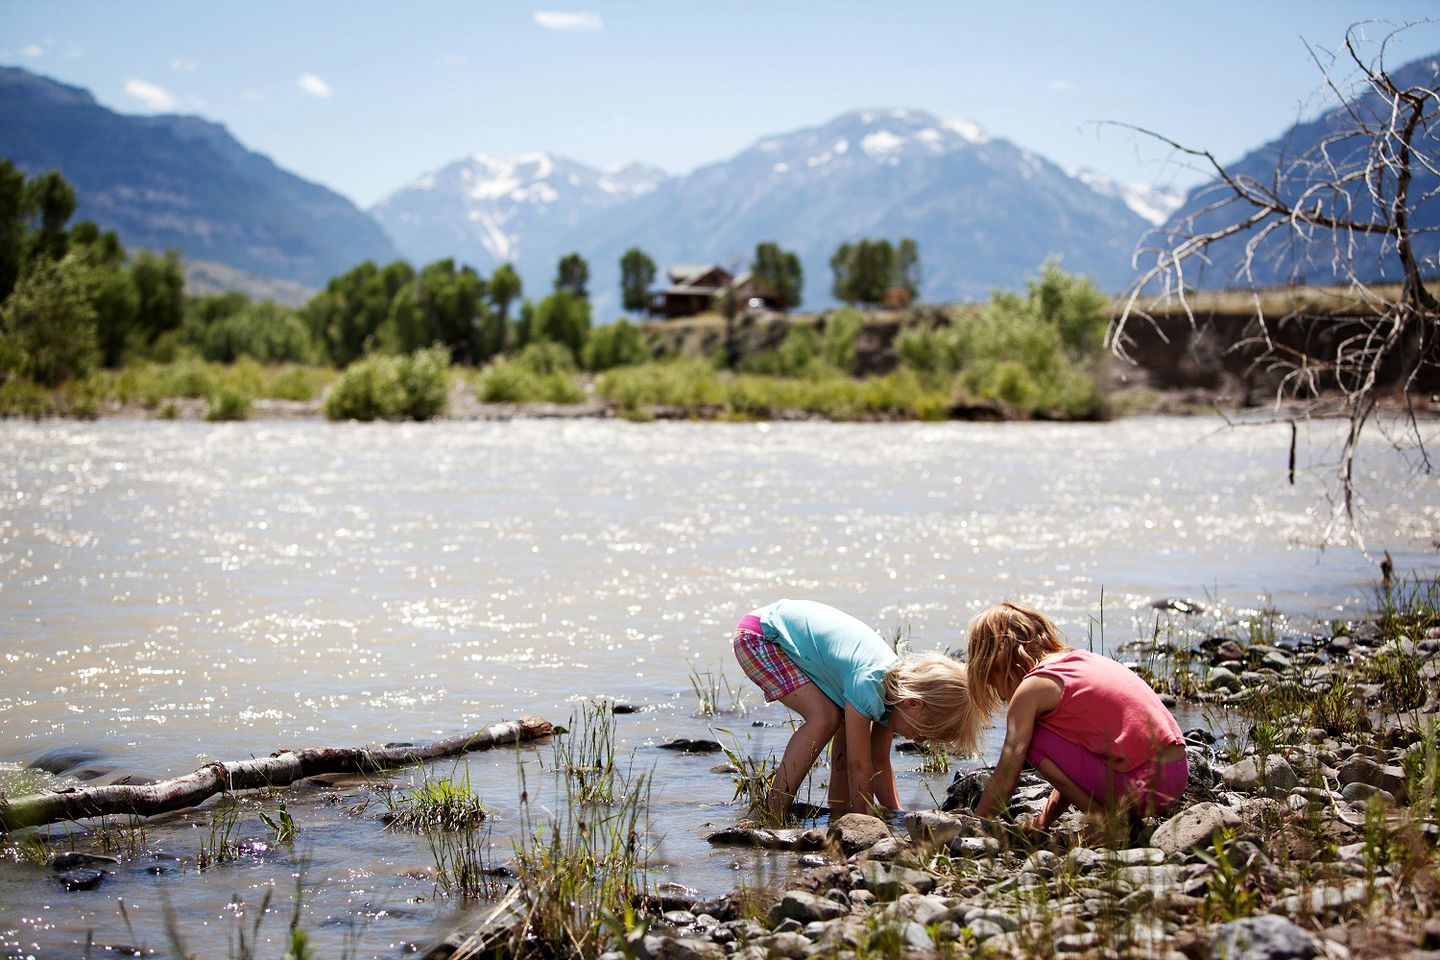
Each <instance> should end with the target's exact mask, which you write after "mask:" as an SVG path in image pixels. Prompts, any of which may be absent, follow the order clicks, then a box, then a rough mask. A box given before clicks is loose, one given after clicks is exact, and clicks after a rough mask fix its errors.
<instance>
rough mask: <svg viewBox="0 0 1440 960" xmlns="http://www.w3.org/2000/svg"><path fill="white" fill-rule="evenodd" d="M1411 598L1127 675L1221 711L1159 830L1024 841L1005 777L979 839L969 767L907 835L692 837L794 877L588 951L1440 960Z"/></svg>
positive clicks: (659, 911)
mask: <svg viewBox="0 0 1440 960" xmlns="http://www.w3.org/2000/svg"><path fill="white" fill-rule="evenodd" d="M1414 599H1415V598H1414V597H1413V596H1412V597H1411V601H1412V602H1411V603H1410V604H1409V606H1408V607H1407V608H1405V609H1400V608H1399V607H1392V608H1390V609H1387V610H1386V611H1384V612H1383V613H1382V615H1381V616H1380V617H1379V618H1377V619H1376V620H1374V621H1370V622H1364V623H1358V624H1350V625H1337V627H1338V629H1336V630H1335V631H1333V632H1332V633H1330V634H1329V635H1325V636H1312V637H1306V638H1301V639H1298V640H1290V641H1283V642H1274V643H1271V642H1264V641H1266V640H1268V639H1270V638H1266V637H1258V638H1240V637H1220V636H1216V637H1210V638H1207V639H1205V640H1203V641H1202V642H1200V643H1198V644H1195V645H1194V646H1193V647H1192V648H1189V649H1185V650H1173V649H1170V650H1166V651H1164V657H1163V658H1157V657H1156V655H1155V652H1154V651H1152V652H1151V656H1150V659H1149V661H1148V662H1147V663H1133V664H1132V666H1133V667H1134V668H1136V669H1137V670H1139V671H1140V672H1142V674H1144V675H1147V676H1149V677H1150V678H1151V681H1152V683H1153V684H1154V685H1155V686H1156V687H1157V689H1160V690H1161V691H1163V692H1164V693H1165V695H1167V696H1169V697H1172V698H1173V697H1181V696H1183V697H1184V698H1186V699H1189V700H1195V701H1200V702H1204V703H1206V704H1208V705H1209V706H1208V707H1207V709H1214V710H1215V711H1217V717H1220V718H1221V719H1220V720H1219V722H1218V723H1217V725H1216V728H1217V729H1218V730H1219V735H1218V736H1217V729H1193V730H1190V731H1187V733H1186V740H1187V752H1188V753H1189V757H1190V761H1191V776H1190V782H1189V784H1188V787H1187V789H1186V792H1185V795H1184V798H1183V799H1182V801H1181V802H1180V803H1179V804H1178V806H1177V807H1176V809H1174V810H1172V811H1170V812H1169V813H1168V814H1167V815H1165V816H1163V817H1159V818H1154V819H1151V820H1147V821H1133V822H1132V821H1130V820H1128V819H1125V820H1115V821H1112V822H1108V823H1107V822H1096V821H1093V820H1092V821H1088V822H1087V821H1086V820H1084V819H1082V818H1081V816H1080V815H1079V814H1077V813H1075V812H1073V811H1072V812H1071V813H1069V814H1067V815H1066V816H1065V817H1064V818H1062V820H1061V821H1060V822H1059V823H1058V824H1057V825H1056V827H1055V828H1054V829H1053V830H1052V831H1050V832H1049V834H1048V835H1044V836H1040V837H1036V836H1033V835H1027V834H1026V833H1025V832H1024V831H1022V830H1020V829H1018V828H1017V827H1015V826H1012V825H1011V824H1012V823H1014V822H1018V821H1019V819H1020V818H1022V817H1026V816H1028V815H1032V814H1034V813H1037V812H1038V811H1039V809H1040V807H1041V806H1042V805H1043V804H1044V802H1045V798H1046V796H1047V794H1048V792H1049V787H1048V785H1046V784H1044V783H1043V782H1041V781H1039V780H1037V779H1034V778H1033V777H1031V778H1030V779H1027V780H1022V783H1021V786H1020V789H1018V790H1017V791H1016V794H1015V797H1014V799H1013V802H1012V803H1011V806H1010V810H1009V814H1010V822H1007V823H1005V824H999V825H997V824H992V823H985V822H982V821H980V820H977V819H976V818H975V817H973V816H971V815H970V813H969V808H970V806H971V805H972V804H973V803H974V802H975V800H976V799H977V798H978V796H979V792H980V790H981V789H983V785H984V782H985V780H986V774H985V773H966V774H960V775H957V776H956V778H955V780H954V782H953V783H952V784H951V787H950V789H949V792H948V794H947V797H946V800H945V802H944V804H943V805H942V808H941V809H938V810H924V811H912V812H910V813H908V814H906V815H905V816H904V818H903V823H887V822H886V821H883V820H880V819H877V818H875V817H869V816H864V815H858V814H850V815H846V816H843V817H840V818H839V819H838V820H836V821H835V822H834V823H831V824H830V825H829V827H828V829H825V830H821V829H818V828H812V829H803V828H794V829H767V828H763V827H759V826H754V825H750V824H747V823H744V822H742V823H741V824H739V825H737V826H736V827H733V828H727V829H723V830H720V831H717V832H715V833H714V834H712V835H711V836H710V837H709V840H710V842H711V843H714V844H743V845H751V846H761V847H766V848H771V849H775V850H781V851H789V852H793V854H794V856H795V863H796V866H797V868H800V872H799V873H798V875H797V876H795V877H794V879H793V880H791V881H789V882H788V883H786V884H784V886H783V889H774V890H757V889H752V888H747V887H742V888H741V889H739V890H736V891H735V892H733V893H731V894H729V895H727V896H723V897H719V898H715V899H692V898H688V897H685V896H683V895H680V894H677V893H675V892H670V893H667V894H666V895H665V896H663V897H651V898H650V899H649V900H646V901H642V907H644V908H647V909H648V912H642V913H641V914H637V915H636V916H635V917H629V918H628V919H627V920H626V922H625V923H624V924H623V926H621V927H617V929H616V931H615V933H614V940H613V949H611V950H610V952H608V953H607V954H605V955H604V956H605V957H606V958H607V960H621V958H624V957H642V958H651V960H660V958H665V960H671V958H677V960H678V958H687V960H705V958H713V960H721V958H727V957H738V958H744V960H761V958H765V957H789V958H805V957H874V956H885V957H928V956H952V957H953V956H1002V957H1006V956H1015V957H1033V956H1077V957H1092V956H1094V957H1158V958H1167V960H1185V958H1188V960H1196V958H1201V957H1214V958H1227V960H1237V958H1268V960H1280V958H1292V957H1293V958H1310V957H1327V958H1332V960H1347V958H1361V957H1392V956H1400V957H1410V958H1414V960H1420V958H1432V957H1435V958H1440V918H1437V917H1436V916H1435V915H1434V913H1435V907H1436V904H1437V901H1440V860H1437V814H1440V718H1437V708H1440V703H1437V690H1440V657H1437V648H1440V623H1437V621H1436V613H1435V605H1434V603H1433V600H1434V597H1428V599H1426V600H1425V601H1424V602H1422V603H1418V604H1417V603H1414V602H1413V601H1414ZM1157 666H1163V670H1159V669H1157ZM525 936H526V931H525V929H524V925H523V924H519V925H515V924H514V923H513V922H507V923H505V924H501V925H500V926H496V927H492V928H490V929H488V930H482V931H481V932H480V933H478V934H474V935H472V936H470V937H468V938H465V939H464V941H463V942H464V944H465V946H464V949H467V950H468V949H474V948H476V947H477V946H478V945H485V946H486V947H487V949H489V950H493V951H497V952H499V953H501V954H513V953H525V952H529V948H531V947H533V948H536V949H543V945H541V944H536V943H533V942H529V943H528V944H527V941H526V940H525ZM459 946H461V941H452V942H449V943H446V944H441V945H439V946H437V947H436V948H434V949H433V950H431V951H430V953H429V956H430V957H432V958H441V957H448V956H451V955H453V954H455V952H456V948H457V947H459ZM467 955H468V954H467Z"/></svg>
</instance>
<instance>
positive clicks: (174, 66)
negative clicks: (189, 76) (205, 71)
mask: <svg viewBox="0 0 1440 960" xmlns="http://www.w3.org/2000/svg"><path fill="white" fill-rule="evenodd" d="M170 69H171V70H176V71H179V72H181V73H193V72H194V71H196V70H199V69H200V64H198V63H196V62H195V61H194V60H186V59H185V58H184V57H176V58H175V59H174V60H171V61H170Z"/></svg>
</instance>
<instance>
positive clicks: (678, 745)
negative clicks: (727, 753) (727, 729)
mask: <svg viewBox="0 0 1440 960" xmlns="http://www.w3.org/2000/svg"><path fill="white" fill-rule="evenodd" d="M659 746H660V749H661V750H674V751H676V752H677V753H719V752H720V751H721V750H722V749H723V748H722V747H721V746H720V744H719V743H717V742H716V741H714V740H688V739H686V738H685V737H679V738H677V739H675V740H671V741H670V742H669V743H662V744H660V745H659Z"/></svg>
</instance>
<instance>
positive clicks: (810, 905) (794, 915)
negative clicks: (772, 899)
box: [770, 890, 850, 926]
mask: <svg viewBox="0 0 1440 960" xmlns="http://www.w3.org/2000/svg"><path fill="white" fill-rule="evenodd" d="M849 912H850V911H849V910H848V908H846V906H845V905H844V904H841V903H836V902H835V901H834V900H831V899H830V898H829V897H819V896H816V895H815V894H813V893H806V892H805V891H804V890H787V891H785V895H784V896H782V897H781V898H780V902H779V903H777V904H775V906H774V907H772V908H771V910H770V923H771V925H772V926H773V925H775V924H778V923H779V922H780V921H782V920H798V921H800V922H801V923H813V922H815V921H816V920H834V919H835V918H836V917H843V916H845V914H847V913H849Z"/></svg>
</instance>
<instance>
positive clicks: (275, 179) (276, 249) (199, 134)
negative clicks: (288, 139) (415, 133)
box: [0, 67, 399, 288]
mask: <svg viewBox="0 0 1440 960" xmlns="http://www.w3.org/2000/svg"><path fill="white" fill-rule="evenodd" d="M0 144H4V153H5V156H7V157H8V158H9V159H10V160H11V161H12V162H13V163H15V165H16V166H17V167H19V168H20V169H21V170H24V171H25V172H26V173H27V174H30V175H34V174H37V173H41V172H44V171H47V170H51V169H55V170H59V171H60V172H61V174H62V175H63V176H64V177H65V179H66V180H68V181H69V182H70V183H71V184H72V185H73V186H74V187H75V191H76V195H77V198H78V200H79V207H78V209H77V211H76V214H75V218H76V219H77V220H81V219H89V220H94V221H95V222H96V223H98V224H99V225H100V226H102V227H103V228H105V229H113V230H116V231H117V232H118V233H119V235H120V238H121V240H122V241H123V242H124V243H125V244H126V246H128V247H133V248H144V249H156V250H163V249H166V248H170V247H174V248H177V249H179V250H180V252H181V254H182V255H183V256H185V257H186V258H190V259H195V260H203V261H213V262H219V263H224V264H226V265H228V266H230V267H233V268H235V269H237V270H241V271H244V272H246V273H251V274H255V275H259V276H265V277H272V278H275V279H279V280H286V281H290V282H292V283H298V284H302V285H304V286H306V287H312V288H313V287H321V286H324V284H325V282H326V281H327V280H328V279H329V278H330V277H332V276H334V275H335V274H338V273H342V272H344V271H345V270H348V269H350V268H351V267H353V266H354V265H355V264H357V263H359V262H361V261H362V260H365V259H377V260H389V259H394V258H396V257H397V256H398V255H399V253H398V251H397V250H396V249H395V246H394V245H393V244H392V243H391V242H390V240H389V238H388V237H387V236H386V235H385V233H384V231H383V230H381V228H380V227H379V226H378V225H377V224H375V222H374V221H373V220H372V219H371V218H370V217H369V216H368V215H367V214H365V213H363V212H362V211H360V210H359V209H358V208H357V207H356V206H355V205H354V204H353V203H351V202H350V201H349V200H347V199H345V198H344V197H342V196H341V195H340V194H338V193H336V192H335V191H333V190H331V189H329V188H328V187H325V186H323V185H321V184H317V183H313V182H311V181H308V180H305V179H303V178H301V177H299V176H296V175H295V174H293V173H290V172H289V171H287V170H285V169H284V168H282V167H280V166H279V165H278V164H276V163H275V162H274V161H273V160H271V159H270V158H269V157H267V156H265V155H263V154H260V153H257V152H255V151H252V150H249V149H248V148H246V147H245V146H244V145H243V144H242V143H240V142H239V141H238V140H236V139H235V138H234V137H233V136H232V135H231V134H230V132H229V131H228V130H227V129H226V128H225V127H224V126H223V125H221V124H218V123H215V122H213V121H210V120H206V119H204V118H203V117H196V116H190V115H184V114H161V115H156V116H132V115H128V114H122V113H118V112H116V111H113V110H110V109H108V108H106V107H104V106H102V105H100V104H99V102H98V101H96V99H95V98H94V96H93V95H91V94H90V93H89V92H88V91H86V90H83V89H81V88H79V87H72V86H69V85H66V84H62V83H59V82H57V81H54V80H51V79H50V78H48V77H43V76H41V75H39V74H34V73H31V72H30V71H27V70H24V69H21V68H18V67H0Z"/></svg>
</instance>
